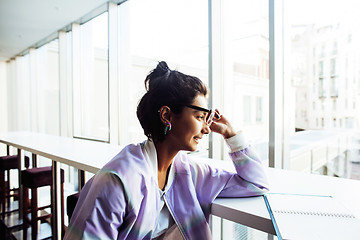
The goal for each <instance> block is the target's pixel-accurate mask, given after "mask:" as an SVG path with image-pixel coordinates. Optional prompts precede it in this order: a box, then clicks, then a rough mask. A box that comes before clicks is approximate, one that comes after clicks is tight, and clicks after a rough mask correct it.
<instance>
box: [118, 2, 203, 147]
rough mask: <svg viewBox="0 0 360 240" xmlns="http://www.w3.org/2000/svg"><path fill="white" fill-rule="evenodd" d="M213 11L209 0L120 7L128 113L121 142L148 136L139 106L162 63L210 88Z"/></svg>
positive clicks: (123, 92)
mask: <svg viewBox="0 0 360 240" xmlns="http://www.w3.org/2000/svg"><path fill="white" fill-rule="evenodd" d="M190 6H191V7H190ZM149 9H152V10H151V11H149ZM207 9H208V1H205V0H201V1H191V0H185V1H177V0H151V1H149V0H137V1H127V2H125V3H123V4H121V5H119V8H118V10H119V16H120V17H119V25H120V28H119V29H120V32H119V43H120V44H119V48H120V49H119V56H120V65H119V72H120V79H119V81H120V84H119V86H120V90H119V91H120V92H119V96H120V112H126V113H127V114H126V117H121V119H120V130H119V136H120V144H126V143H129V142H138V141H143V140H144V139H145V138H146V137H145V136H144V133H143V131H142V128H141V126H140V124H139V121H138V119H137V116H136V107H137V103H138V101H139V100H140V98H141V97H142V96H143V94H144V93H145V87H144V80H145V77H146V75H147V74H148V73H149V72H150V71H151V70H152V69H154V68H155V67H156V65H157V63H158V62H159V61H166V62H167V63H168V65H169V67H170V68H171V69H177V70H179V71H182V72H184V73H186V74H189V75H194V76H197V77H199V78H200V79H201V80H202V81H203V82H205V83H206V84H208V63H209V58H208V55H209V45H208V10H207ZM145 19H146V20H145ZM144 20H145V21H144ZM201 144H202V145H201V146H200V148H202V149H207V148H208V142H207V141H202V143H201Z"/></svg>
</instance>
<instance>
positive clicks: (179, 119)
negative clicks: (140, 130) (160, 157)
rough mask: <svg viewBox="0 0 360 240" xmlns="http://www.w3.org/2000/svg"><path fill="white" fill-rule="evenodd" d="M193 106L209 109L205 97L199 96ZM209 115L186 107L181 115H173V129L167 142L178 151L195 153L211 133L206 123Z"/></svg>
mask: <svg viewBox="0 0 360 240" xmlns="http://www.w3.org/2000/svg"><path fill="white" fill-rule="evenodd" d="M191 105H194V106H198V107H202V108H207V101H206V98H205V96H204V95H198V96H197V97H195V99H194V101H193V103H192V104H191ZM207 114H208V113H207V112H203V111H199V110H194V109H192V108H189V107H184V109H183V111H182V113H181V114H179V115H173V116H174V117H173V119H172V121H171V123H172V129H171V131H170V132H169V134H168V137H167V138H166V140H169V141H172V143H171V144H172V146H173V147H175V148H176V149H177V150H185V151H195V150H196V148H197V145H198V144H199V141H200V140H201V138H202V137H203V136H204V134H209V133H210V128H209V127H208V126H207V125H206V123H205V119H206V116H207Z"/></svg>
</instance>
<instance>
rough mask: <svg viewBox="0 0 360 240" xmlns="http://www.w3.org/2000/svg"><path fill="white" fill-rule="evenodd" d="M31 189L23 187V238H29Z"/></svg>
mask: <svg viewBox="0 0 360 240" xmlns="http://www.w3.org/2000/svg"><path fill="white" fill-rule="evenodd" d="M28 194H29V190H28V188H26V187H23V211H22V212H23V239H27V229H28V227H29V226H28V220H27V213H28V209H29V195H28Z"/></svg>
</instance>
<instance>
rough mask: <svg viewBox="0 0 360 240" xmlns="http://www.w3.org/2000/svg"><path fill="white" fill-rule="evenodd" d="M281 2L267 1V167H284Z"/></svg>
mask: <svg viewBox="0 0 360 240" xmlns="http://www.w3.org/2000/svg"><path fill="white" fill-rule="evenodd" d="M282 5H283V3H282V1H274V0H270V1H269V44H270V54H269V55H270V56H269V78H270V79H269V80H270V83H269V84H270V85H269V96H270V99H269V104H270V105H269V166H270V167H274V168H283V167H284V149H285V148H284V145H283V144H284V136H285V134H288V133H285V131H284V130H285V129H284V98H283V97H284V95H283V93H284V84H283V82H284V74H283V67H284V66H283V8H282Z"/></svg>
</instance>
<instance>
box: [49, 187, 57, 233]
mask: <svg viewBox="0 0 360 240" xmlns="http://www.w3.org/2000/svg"><path fill="white" fill-rule="evenodd" d="M53 192H54V188H53V186H52V185H50V208H51V218H50V225H51V234H52V236H54V232H55V228H56V226H55V217H56V213H55V206H54V204H53V203H54V198H53Z"/></svg>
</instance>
